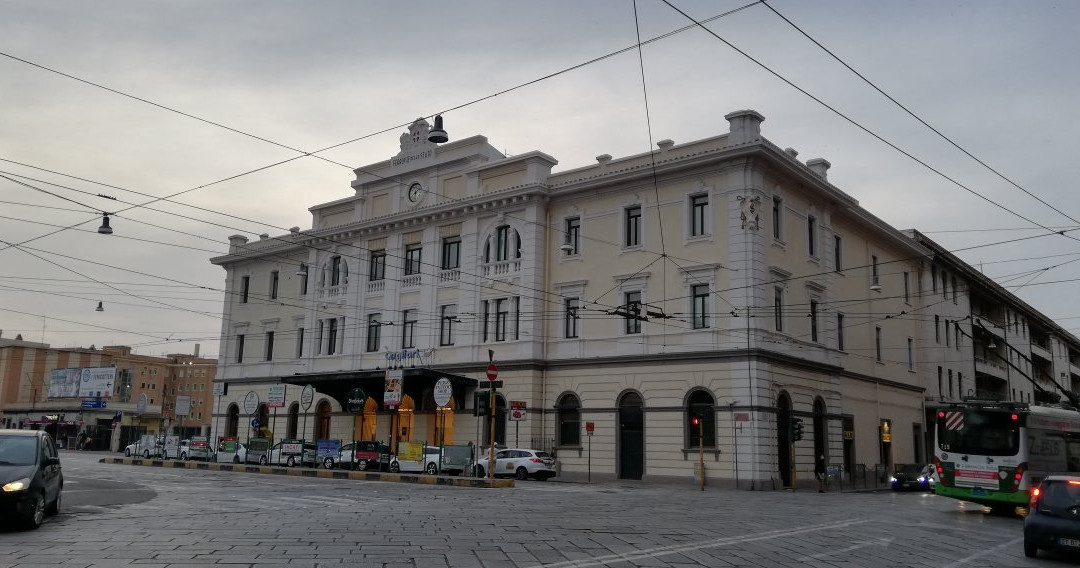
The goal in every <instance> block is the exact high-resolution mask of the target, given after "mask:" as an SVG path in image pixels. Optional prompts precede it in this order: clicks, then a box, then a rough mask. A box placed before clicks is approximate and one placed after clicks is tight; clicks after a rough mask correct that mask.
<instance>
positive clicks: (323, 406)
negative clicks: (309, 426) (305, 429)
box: [315, 400, 331, 440]
mask: <svg viewBox="0 0 1080 568" xmlns="http://www.w3.org/2000/svg"><path fill="white" fill-rule="evenodd" d="M330 412H331V408H330V401H328V400H321V401H319V406H317V407H316V410H315V415H316V416H317V417H318V418H317V421H316V423H315V439H316V440H325V439H327V438H329V437H330Z"/></svg>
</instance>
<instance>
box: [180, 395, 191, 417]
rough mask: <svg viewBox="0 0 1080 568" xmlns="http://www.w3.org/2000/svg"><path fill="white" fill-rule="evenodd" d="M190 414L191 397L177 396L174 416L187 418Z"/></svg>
mask: <svg viewBox="0 0 1080 568" xmlns="http://www.w3.org/2000/svg"><path fill="white" fill-rule="evenodd" d="M190 413H191V397H190V396H186V395H179V396H177V397H176V415H177V416H187V415H188V414H190Z"/></svg>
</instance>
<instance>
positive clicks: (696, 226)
mask: <svg viewBox="0 0 1080 568" xmlns="http://www.w3.org/2000/svg"><path fill="white" fill-rule="evenodd" d="M708 209H709V196H708V195H707V194H706V195H694V196H691V197H690V236H691V237H700V236H702V235H704V234H705V219H706V218H707V217H706V215H707V212H708Z"/></svg>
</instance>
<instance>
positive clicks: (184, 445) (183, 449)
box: [162, 440, 191, 460]
mask: <svg viewBox="0 0 1080 568" xmlns="http://www.w3.org/2000/svg"><path fill="white" fill-rule="evenodd" d="M190 443H191V440H180V441H179V442H177V444H176V447H175V448H170V447H169V446H165V447H164V449H163V450H162V457H163V458H166V459H174V460H178V459H184V458H182V457H180V456H182V455H184V454H185V453H190V450H189V449H188V445H189V444H190Z"/></svg>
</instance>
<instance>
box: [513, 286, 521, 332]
mask: <svg viewBox="0 0 1080 568" xmlns="http://www.w3.org/2000/svg"><path fill="white" fill-rule="evenodd" d="M519 339H521V296H514V341H517V340H519Z"/></svg>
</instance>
